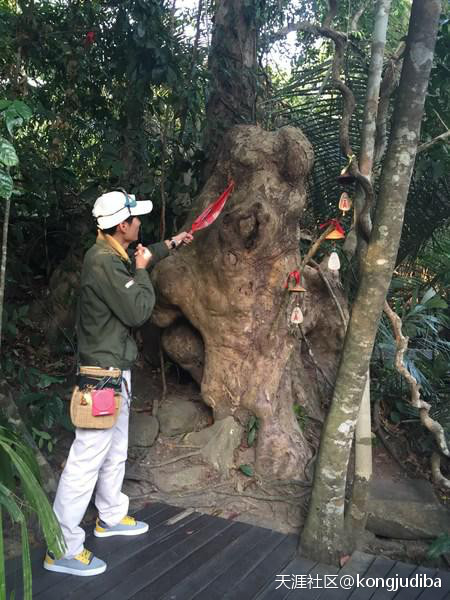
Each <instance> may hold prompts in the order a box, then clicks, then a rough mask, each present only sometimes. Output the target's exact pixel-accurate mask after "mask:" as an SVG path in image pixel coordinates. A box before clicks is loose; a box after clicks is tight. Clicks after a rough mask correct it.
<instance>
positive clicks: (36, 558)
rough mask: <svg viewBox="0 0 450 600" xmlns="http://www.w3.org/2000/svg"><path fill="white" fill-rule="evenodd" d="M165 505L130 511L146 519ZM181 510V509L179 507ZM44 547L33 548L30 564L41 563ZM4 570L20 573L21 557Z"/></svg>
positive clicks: (8, 562)
mask: <svg viewBox="0 0 450 600" xmlns="http://www.w3.org/2000/svg"><path fill="white" fill-rule="evenodd" d="M166 507H167V504H162V503H161V502H154V503H151V504H148V505H147V506H144V508H142V509H140V510H139V511H138V512H137V513H136V514H134V513H130V514H133V516H134V517H136V518H137V519H139V520H141V521H142V520H144V521H146V520H147V518H150V517H151V516H152V515H156V514H157V513H158V512H160V511H161V510H163V509H164V508H166ZM180 510H183V509H180ZM87 527H89V528H92V529H93V528H94V523H88V524H87ZM45 551H46V549H45V547H43V546H40V547H38V548H33V549H32V551H31V562H32V564H33V563H35V562H40V563H42V560H43V559H44V556H45ZM5 571H6V575H10V574H11V573H14V571H20V574H22V559H21V557H19V556H17V557H15V558H11V559H10V560H8V561H7V562H6V565H5Z"/></svg>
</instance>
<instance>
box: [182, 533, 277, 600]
mask: <svg viewBox="0 0 450 600" xmlns="http://www.w3.org/2000/svg"><path fill="white" fill-rule="evenodd" d="M261 534H264V538H263V539H262V540H261V541H260V543H258V544H257V545H256V546H255V547H254V548H250V549H249V552H248V553H247V554H246V555H245V556H243V557H242V559H241V560H239V561H234V562H233V563H232V564H231V565H230V566H229V567H228V568H227V570H226V571H224V572H223V573H222V575H220V576H219V577H216V579H214V580H213V581H212V582H211V583H210V584H209V585H208V586H207V587H205V588H203V589H202V590H199V592H198V594H196V595H195V596H193V597H192V598H193V600H194V599H195V600H222V599H223V597H224V596H225V594H226V592H227V591H228V590H229V589H230V586H231V585H232V584H233V583H236V582H238V581H240V580H241V579H242V578H244V577H245V574H246V573H247V572H249V570H251V568H252V567H253V566H254V565H255V564H257V563H259V562H261V561H263V560H264V558H265V557H266V556H267V555H269V554H270V553H271V552H272V550H273V549H274V548H276V547H277V546H278V545H279V544H280V543H281V542H282V541H283V539H284V537H285V536H283V534H282V533H278V532H277V531H271V530H270V529H263V528H261Z"/></svg>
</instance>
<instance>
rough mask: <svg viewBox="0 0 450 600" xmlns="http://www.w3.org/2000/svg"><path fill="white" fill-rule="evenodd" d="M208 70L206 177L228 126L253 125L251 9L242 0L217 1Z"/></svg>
mask: <svg viewBox="0 0 450 600" xmlns="http://www.w3.org/2000/svg"><path fill="white" fill-rule="evenodd" d="M208 67H209V71H210V84H209V98H208V102H207V105H206V130H205V137H204V147H205V154H206V161H207V162H206V168H205V174H206V176H207V177H208V176H209V175H210V174H211V172H212V169H213V168H214V164H215V163H216V161H217V159H218V158H219V154H220V147H221V145H222V142H223V138H224V135H225V134H226V132H227V131H228V130H229V129H230V127H232V126H233V125H239V124H243V123H254V122H255V98H256V23H255V10H254V9H253V7H251V6H247V5H246V3H245V2H242V0H218V1H217V3H216V11H215V15H214V29H213V34H212V40H211V49H210V53H209V63H208Z"/></svg>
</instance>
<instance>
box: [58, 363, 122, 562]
mask: <svg viewBox="0 0 450 600" xmlns="http://www.w3.org/2000/svg"><path fill="white" fill-rule="evenodd" d="M122 375H123V377H124V378H125V379H126V381H127V383H128V390H131V381H130V375H131V373H130V371H123V373H122ZM130 401H131V398H129V397H128V393H127V389H126V386H125V385H124V383H122V408H121V411H120V414H119V417H118V419H117V421H116V424H115V425H114V427H112V428H111V429H79V428H76V430H75V439H74V441H73V443H72V446H71V448H70V452H69V457H68V459H67V463H66V466H65V467H64V470H63V472H62V474H61V478H60V480H59V484H58V489H57V491H56V497H55V502H54V504H53V510H54V511H55V514H56V516H57V518H58V521H59V523H60V525H61V529H62V532H63V535H64V539H65V541H66V545H67V550H66V554H65V555H64V556H65V558H71V557H73V556H75V555H76V554H79V553H80V552H81V551H82V550H83V548H84V539H85V537H86V536H85V533H84V530H83V529H82V528H81V527H80V523H81V520H82V519H83V517H84V514H85V512H86V509H87V507H88V505H89V502H90V500H91V497H92V494H93V492H94V488H95V484H97V489H96V493H95V506H96V507H97V510H98V516H99V517H100V519H101V520H102V521H104V522H105V523H106V524H107V525H108V526H110V527H112V526H113V525H117V523H119V522H120V521H121V520H122V519H123V517H124V516H125V515H126V514H127V512H128V502H129V501H128V497H127V496H125V494H122V492H121V489H122V483H123V478H124V474H125V462H126V460H127V453H128V419H129V413H130V411H129V403H130Z"/></svg>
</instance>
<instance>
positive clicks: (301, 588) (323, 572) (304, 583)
mask: <svg viewBox="0 0 450 600" xmlns="http://www.w3.org/2000/svg"><path fill="white" fill-rule="evenodd" d="M338 571H339V569H338V567H335V566H332V565H324V564H323V563H318V564H317V565H316V566H315V567H314V568H313V569H312V570H311V571H310V572H309V573H308V574H307V575H306V576H305V577H302V578H301V579H300V580H297V581H295V582H294V586H296V587H294V588H292V590H291V591H290V593H289V594H288V596H287V597H288V598H289V600H291V599H294V598H295V597H298V595H299V594H301V597H302V599H303V598H305V599H306V598H307V599H308V600H318V598H319V597H320V596H321V594H322V592H323V591H324V587H325V581H328V576H329V575H336V574H337V573H338ZM325 576H327V577H325Z"/></svg>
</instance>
